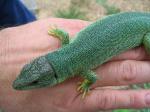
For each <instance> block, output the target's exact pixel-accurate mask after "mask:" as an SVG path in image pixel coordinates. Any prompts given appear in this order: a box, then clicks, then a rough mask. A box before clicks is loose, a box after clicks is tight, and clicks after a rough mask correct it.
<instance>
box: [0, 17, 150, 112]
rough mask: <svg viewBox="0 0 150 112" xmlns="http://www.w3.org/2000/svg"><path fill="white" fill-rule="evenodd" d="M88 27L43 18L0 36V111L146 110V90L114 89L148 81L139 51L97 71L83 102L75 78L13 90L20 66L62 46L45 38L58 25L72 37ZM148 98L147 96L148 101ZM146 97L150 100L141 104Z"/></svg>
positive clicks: (149, 93) (147, 69) (77, 22)
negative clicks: (51, 85)
mask: <svg viewBox="0 0 150 112" xmlns="http://www.w3.org/2000/svg"><path fill="white" fill-rule="evenodd" d="M88 24H89V23H88V22H85V21H80V20H66V19H53V18H51V19H46V20H40V21H37V22H34V23H30V24H27V25H23V26H20V27H15V28H8V29H5V30H2V31H1V32H0V107H1V108H3V109H4V110H5V111H6V112H20V111H23V112H96V111H98V110H104V109H105V110H106V109H114V108H143V107H149V106H150V91H149V90H113V89H112V88H107V86H120V85H128V84H135V83H144V82H148V81H150V75H149V73H150V63H149V61H148V59H149V57H148V56H147V54H146V53H145V50H144V49H143V48H142V47H139V48H135V49H132V50H129V51H128V52H125V53H123V54H121V55H119V56H117V57H115V58H113V59H112V60H111V61H109V62H107V63H105V64H103V65H102V66H100V67H99V68H97V69H96V73H97V74H98V77H100V80H98V81H97V82H96V84H94V85H93V86H92V89H91V91H90V93H89V95H87V96H86V98H85V99H82V98H81V95H80V94H79V93H78V92H77V91H76V88H77V82H78V81H80V80H82V79H81V78H79V77H75V78H72V79H69V80H67V81H65V82H63V83H62V84H58V85H56V86H54V87H51V88H42V89H35V90H30V91H16V90H14V89H13V88H12V82H13V81H14V80H15V78H16V77H17V74H19V72H20V70H21V68H22V67H23V65H25V64H26V63H27V62H29V61H30V60H32V59H33V58H35V57H38V56H40V55H43V54H46V53H48V52H52V51H54V50H56V49H57V48H59V47H60V41H59V40H58V39H57V38H54V37H50V36H49V35H48V34H47V30H48V29H49V27H51V26H53V25H57V26H58V28H63V29H65V30H66V31H68V32H69V34H70V35H71V36H73V35H75V34H76V33H77V32H78V31H80V30H81V29H82V28H83V27H85V26H87V25H88ZM146 96H148V98H146ZM145 99H149V101H147V102H146V101H145Z"/></svg>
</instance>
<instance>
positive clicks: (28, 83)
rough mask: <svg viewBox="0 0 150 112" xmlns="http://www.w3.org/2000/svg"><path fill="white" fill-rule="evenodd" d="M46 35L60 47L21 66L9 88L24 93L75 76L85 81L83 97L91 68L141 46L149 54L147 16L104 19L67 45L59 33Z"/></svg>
mask: <svg viewBox="0 0 150 112" xmlns="http://www.w3.org/2000/svg"><path fill="white" fill-rule="evenodd" d="M49 33H50V34H51V35H54V36H56V37H57V38H59V39H60V40H62V42H63V43H65V44H63V43H62V44H63V45H64V46H63V47H62V48H60V49H58V50H57V51H54V52H52V53H48V54H46V55H44V56H41V57H38V58H36V59H35V60H33V61H32V62H31V63H29V64H27V65H25V66H24V67H23V69H22V71H21V73H20V75H19V76H18V77H17V79H16V80H15V81H14V83H13V87H14V88H15V89H18V90H27V89H34V88H41V87H46V86H54V85H56V84H58V83H61V82H63V81H65V80H66V79H68V78H70V77H73V76H75V75H78V76H82V77H83V78H84V79H85V80H84V81H83V82H82V83H81V84H80V86H79V88H78V90H79V91H81V92H83V96H85V94H86V93H87V92H88V90H89V87H90V86H91V84H93V83H94V82H95V81H96V79H97V78H96V74H95V73H94V72H92V71H91V70H92V69H94V68H96V67H98V66H99V65H101V64H103V63H105V62H107V61H109V60H110V59H111V58H112V57H114V56H116V55H118V54H120V53H122V52H125V51H127V50H129V49H131V48H134V47H137V46H140V45H142V44H143V45H144V47H145V48H146V50H147V51H148V52H149V51H150V13H144V12H143V13H142V12H126V13H120V14H115V15H112V16H108V17H106V18H104V19H102V20H98V21H96V22H94V23H93V24H91V25H89V26H87V27H86V28H84V29H83V30H81V31H80V32H79V33H78V34H77V35H76V36H75V39H74V40H73V41H71V42H70V43H69V44H66V43H68V42H66V41H68V40H69V39H67V38H69V36H68V34H67V33H66V32H64V31H63V30H60V29H52V30H51V31H49Z"/></svg>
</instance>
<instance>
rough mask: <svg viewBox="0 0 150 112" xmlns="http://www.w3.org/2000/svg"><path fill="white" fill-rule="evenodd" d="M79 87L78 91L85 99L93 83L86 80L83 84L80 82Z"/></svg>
mask: <svg viewBox="0 0 150 112" xmlns="http://www.w3.org/2000/svg"><path fill="white" fill-rule="evenodd" d="M78 85H79V87H78V88H77V91H79V92H80V93H82V98H83V99H84V98H85V96H86V95H87V94H88V92H89V88H90V85H91V82H90V81H89V80H87V79H85V80H84V81H83V82H79V83H78Z"/></svg>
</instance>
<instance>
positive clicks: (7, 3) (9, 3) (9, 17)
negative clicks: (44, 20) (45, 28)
mask: <svg viewBox="0 0 150 112" xmlns="http://www.w3.org/2000/svg"><path fill="white" fill-rule="evenodd" d="M34 20H36V17H35V16H34V14H32V13H31V12H30V11H29V10H28V9H27V8H26V7H25V6H24V5H23V4H22V3H21V1H19V0H0V27H11V26H17V25H22V24H26V23H28V22H32V21H34Z"/></svg>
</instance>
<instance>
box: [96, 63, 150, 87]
mask: <svg viewBox="0 0 150 112" xmlns="http://www.w3.org/2000/svg"><path fill="white" fill-rule="evenodd" d="M96 73H97V74H98V80H97V83H96V84H95V85H93V87H95V86H118V85H128V84H135V83H146V82H150V62H148V61H135V60H124V61H116V62H109V63H106V64H104V65H102V66H101V67H100V68H98V69H97V70H96Z"/></svg>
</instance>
